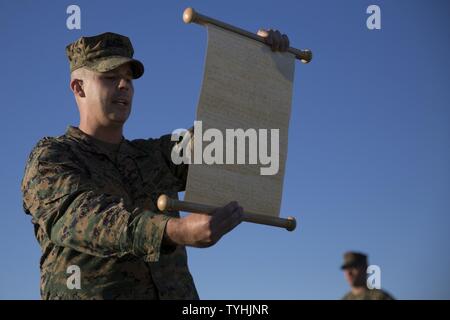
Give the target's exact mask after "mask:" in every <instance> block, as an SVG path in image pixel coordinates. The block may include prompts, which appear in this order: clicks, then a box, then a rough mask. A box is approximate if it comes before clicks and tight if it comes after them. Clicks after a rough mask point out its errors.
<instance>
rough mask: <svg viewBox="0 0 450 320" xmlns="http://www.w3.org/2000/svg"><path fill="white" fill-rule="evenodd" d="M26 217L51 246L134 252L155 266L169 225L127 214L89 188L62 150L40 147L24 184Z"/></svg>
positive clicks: (151, 216) (118, 202) (161, 218)
mask: <svg viewBox="0 0 450 320" xmlns="http://www.w3.org/2000/svg"><path fill="white" fill-rule="evenodd" d="M22 192H23V204H24V210H25V212H27V213H29V214H31V215H32V217H33V223H37V224H38V225H39V227H40V228H43V229H44V231H45V232H46V233H47V235H48V237H49V238H50V239H51V241H52V242H53V243H55V244H56V245H59V246H65V247H71V248H73V249H75V250H77V251H80V252H84V253H88V254H91V255H95V256H101V257H108V256H122V255H125V254H128V253H132V254H135V255H138V256H143V257H145V259H146V260H147V261H158V259H159V255H160V248H161V242H162V238H163V236H164V230H165V226H166V223H167V220H168V219H169V218H170V217H168V216H165V215H162V214H156V213H153V212H150V211H142V212H129V211H127V210H126V209H125V207H124V204H123V200H122V199H121V198H120V197H118V196H114V195H111V194H108V193H104V192H102V190H98V189H96V188H95V186H93V185H91V183H90V179H89V172H88V171H87V169H85V168H83V167H82V165H80V164H78V163H77V160H76V157H75V156H74V155H72V154H71V152H70V149H69V148H66V147H65V146H64V145H61V144H58V143H55V142H47V143H41V144H40V145H39V144H38V146H37V147H36V148H35V150H34V151H33V152H32V154H31V155H30V158H29V160H28V163H27V167H26V170H25V175H24V178H23V181H22Z"/></svg>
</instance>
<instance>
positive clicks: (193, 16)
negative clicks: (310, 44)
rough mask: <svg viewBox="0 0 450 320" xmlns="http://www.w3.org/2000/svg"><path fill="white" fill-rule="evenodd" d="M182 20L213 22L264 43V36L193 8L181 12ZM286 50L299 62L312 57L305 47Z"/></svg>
mask: <svg viewBox="0 0 450 320" xmlns="http://www.w3.org/2000/svg"><path fill="white" fill-rule="evenodd" d="M183 21H184V22H185V23H191V22H194V23H198V24H200V25H204V24H208V23H209V24H213V25H215V26H218V27H221V28H223V29H226V30H228V31H232V32H236V33H238V34H240V35H242V36H245V37H248V38H250V39H253V40H256V41H259V42H262V43H266V42H265V40H264V38H263V37H261V36H258V35H257V34H254V33H252V32H249V31H247V30H244V29H241V28H238V27H235V26H232V25H230V24H228V23H225V22H222V21H219V20H216V19H214V18H210V17H207V16H205V15H203V14H200V13H198V12H197V11H195V10H194V9H193V8H186V9H185V10H184V12H183ZM287 51H288V52H290V53H292V54H293V55H295V57H296V58H297V59H299V60H300V61H301V62H303V63H309V62H310V61H311V59H312V52H311V50H309V49H305V50H300V49H296V48H293V47H289V48H288V49H287Z"/></svg>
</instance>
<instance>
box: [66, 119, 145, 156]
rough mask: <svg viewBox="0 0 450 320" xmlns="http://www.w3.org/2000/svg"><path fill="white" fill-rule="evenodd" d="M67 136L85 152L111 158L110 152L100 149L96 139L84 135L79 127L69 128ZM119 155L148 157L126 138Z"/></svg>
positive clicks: (122, 142)
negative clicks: (75, 141) (76, 142)
mask: <svg viewBox="0 0 450 320" xmlns="http://www.w3.org/2000/svg"><path fill="white" fill-rule="evenodd" d="M66 136H68V137H70V138H72V139H75V140H77V141H79V142H80V144H79V145H80V147H81V148H82V149H83V150H85V151H88V152H92V153H98V154H103V155H106V156H108V157H109V158H111V154H110V152H107V151H106V150H104V149H103V148H100V147H99V146H98V143H96V141H95V138H93V137H91V136H90V135H88V134H86V133H84V132H83V131H81V130H80V129H79V128H77V127H74V126H68V127H67V131H66ZM118 153H124V154H127V155H130V156H132V157H133V158H135V157H139V156H145V155H146V154H145V153H144V152H143V151H141V150H139V149H137V148H134V147H133V146H131V145H130V142H129V141H128V140H126V139H125V138H124V137H122V141H121V142H120V146H119V149H118ZM112 160H114V159H112Z"/></svg>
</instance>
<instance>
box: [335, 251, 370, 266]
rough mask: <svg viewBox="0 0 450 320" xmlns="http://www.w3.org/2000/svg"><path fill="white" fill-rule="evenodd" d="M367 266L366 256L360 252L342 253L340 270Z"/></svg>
mask: <svg viewBox="0 0 450 320" xmlns="http://www.w3.org/2000/svg"><path fill="white" fill-rule="evenodd" d="M367 265H368V262H367V255H365V254H364V253H361V252H355V251H349V252H346V253H344V263H343V264H342V266H341V269H342V270H344V269H346V268H352V267H367Z"/></svg>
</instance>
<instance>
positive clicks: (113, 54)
mask: <svg viewBox="0 0 450 320" xmlns="http://www.w3.org/2000/svg"><path fill="white" fill-rule="evenodd" d="M133 53H134V50H133V45H132V44H131V41H130V39H129V38H128V37H125V36H122V35H120V34H117V33H112V32H106V33H102V34H99V35H96V36H92V37H81V38H79V39H78V40H77V41H75V42H73V43H71V44H69V45H68V46H67V47H66V54H67V57H68V58H69V61H70V72H72V71H74V70H76V69H79V68H82V67H86V68H88V69H91V70H94V71H98V72H107V71H110V70H113V69H116V68H117V67H120V66H121V65H123V64H125V63H129V64H130V66H131V70H132V72H133V78H134V79H137V78H139V77H141V76H142V74H143V73H144V65H143V64H142V63H141V62H140V61H139V60H136V59H133Z"/></svg>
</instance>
